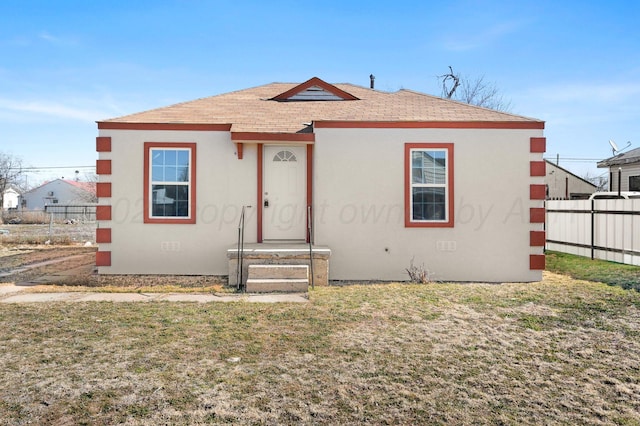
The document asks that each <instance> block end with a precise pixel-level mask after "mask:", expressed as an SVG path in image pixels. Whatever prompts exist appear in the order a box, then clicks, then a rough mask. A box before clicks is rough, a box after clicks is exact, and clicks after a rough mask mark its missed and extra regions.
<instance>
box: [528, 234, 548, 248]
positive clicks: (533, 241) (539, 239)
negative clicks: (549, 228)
mask: <svg viewBox="0 0 640 426" xmlns="http://www.w3.org/2000/svg"><path fill="white" fill-rule="evenodd" d="M545 242H546V233H545V232H544V231H530V232H529V245H530V246H531V247H544V244H545Z"/></svg>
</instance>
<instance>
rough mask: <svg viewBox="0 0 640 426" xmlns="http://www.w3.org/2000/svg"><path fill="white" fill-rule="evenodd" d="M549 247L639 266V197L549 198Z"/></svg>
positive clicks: (547, 246)
mask: <svg viewBox="0 0 640 426" xmlns="http://www.w3.org/2000/svg"><path fill="white" fill-rule="evenodd" d="M546 209H547V220H546V231H547V236H546V238H547V244H546V248H547V249H548V250H555V251H559V252H563V253H571V254H576V255H578V256H587V257H591V258H592V259H603V260H610V261H613V262H619V263H626V264H629V265H637V266H640V200H639V199H636V200H548V201H547V202H546Z"/></svg>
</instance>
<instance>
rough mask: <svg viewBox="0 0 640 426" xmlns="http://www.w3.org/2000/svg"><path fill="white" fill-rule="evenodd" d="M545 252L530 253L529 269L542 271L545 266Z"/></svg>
mask: <svg viewBox="0 0 640 426" xmlns="http://www.w3.org/2000/svg"><path fill="white" fill-rule="evenodd" d="M545 266H546V265H545V258H544V254H530V255H529V269H531V270H535V271H542V270H543V269H544V268H545Z"/></svg>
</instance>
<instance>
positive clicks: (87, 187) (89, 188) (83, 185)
mask: <svg viewBox="0 0 640 426" xmlns="http://www.w3.org/2000/svg"><path fill="white" fill-rule="evenodd" d="M54 182H64V183H66V184H69V185H71V186H73V187H76V188H78V189H81V190H83V191H86V192H89V193H91V194H94V195H95V194H96V184H95V182H78V181H75V180H66V179H54V180H50V181H48V182H45V183H43V184H42V185H40V186H37V187H35V188H32V189H30V190H29V191H27V192H26V194H28V193H30V192H33V191H35V190H37V189H40V188H42V187H44V186H47V185H50V184H52V183H54Z"/></svg>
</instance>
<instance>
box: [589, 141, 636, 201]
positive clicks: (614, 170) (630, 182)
mask: <svg viewBox="0 0 640 426" xmlns="http://www.w3.org/2000/svg"><path fill="white" fill-rule="evenodd" d="M598 167H600V168H609V191H618V188H620V191H640V148H636V149H632V150H631V151H627V152H624V153H621V154H617V155H614V156H613V157H611V158H607V159H606V160H602V161H600V162H599V163H598ZM618 183H619V185H618Z"/></svg>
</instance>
